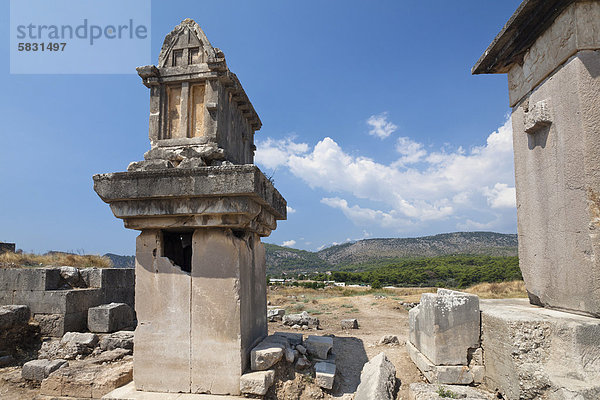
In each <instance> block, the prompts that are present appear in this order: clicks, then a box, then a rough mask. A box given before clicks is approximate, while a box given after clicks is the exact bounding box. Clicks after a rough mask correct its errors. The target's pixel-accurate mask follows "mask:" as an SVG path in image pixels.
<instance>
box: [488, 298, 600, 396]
mask: <svg viewBox="0 0 600 400" xmlns="http://www.w3.org/2000/svg"><path fill="white" fill-rule="evenodd" d="M480 308H481V322H482V326H481V331H482V347H483V356H484V365H485V377H484V385H485V386H486V387H487V389H488V390H491V391H497V392H500V393H501V394H502V395H503V396H504V398H505V399H507V400H513V399H515V400H516V399H534V398H535V399H537V398H547V399H566V398H569V399H570V398H573V399H574V398H578V399H599V398H600V319H597V318H591V317H586V316H580V315H575V314H570V313H565V312H561V311H555V310H549V309H544V308H539V307H536V306H532V305H530V304H529V303H528V301H527V300H526V299H507V300H481V301H480Z"/></svg>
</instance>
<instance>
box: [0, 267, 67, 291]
mask: <svg viewBox="0 0 600 400" xmlns="http://www.w3.org/2000/svg"><path fill="white" fill-rule="evenodd" d="M63 282H64V281H63V279H62V278H61V276H60V270H59V269H58V268H2V269H0V291H4V290H6V291H13V290H17V291H39V290H41V291H43V290H54V289H58V288H59V287H60V286H61V284H62V283H63Z"/></svg>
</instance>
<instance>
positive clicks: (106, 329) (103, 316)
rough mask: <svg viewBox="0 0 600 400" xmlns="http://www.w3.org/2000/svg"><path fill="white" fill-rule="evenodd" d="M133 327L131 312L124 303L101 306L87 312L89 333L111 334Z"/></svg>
mask: <svg viewBox="0 0 600 400" xmlns="http://www.w3.org/2000/svg"><path fill="white" fill-rule="evenodd" d="M133 326H134V315H133V310H132V309H131V307H129V306H128V305H127V304H125V303H110V304H103V305H100V306H97V307H92V308H90V309H89V310H88V329H89V330H90V331H91V332H102V333H111V332H116V331H118V330H121V329H124V328H132V327H133Z"/></svg>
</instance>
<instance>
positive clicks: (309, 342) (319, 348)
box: [304, 335, 333, 359]
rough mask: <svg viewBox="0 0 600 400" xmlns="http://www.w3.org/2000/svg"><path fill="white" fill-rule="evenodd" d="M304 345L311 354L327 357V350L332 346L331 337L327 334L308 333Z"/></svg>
mask: <svg viewBox="0 0 600 400" xmlns="http://www.w3.org/2000/svg"><path fill="white" fill-rule="evenodd" d="M304 346H305V347H306V350H307V351H308V353H309V354H310V355H311V356H313V357H317V358H320V359H327V355H328V353H329V350H331V348H332V347H333V338H331V337H328V336H315V335H310V336H309V337H308V338H307V339H306V340H305V341H304Z"/></svg>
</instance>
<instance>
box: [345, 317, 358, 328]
mask: <svg viewBox="0 0 600 400" xmlns="http://www.w3.org/2000/svg"><path fill="white" fill-rule="evenodd" d="M341 325H342V329H358V320H357V319H343V320H342V322H341Z"/></svg>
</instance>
